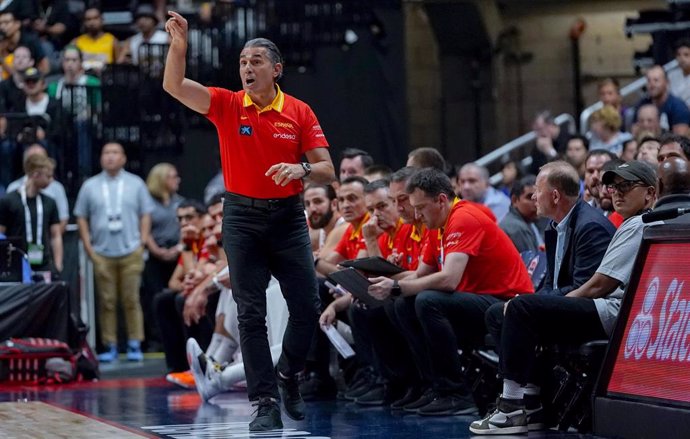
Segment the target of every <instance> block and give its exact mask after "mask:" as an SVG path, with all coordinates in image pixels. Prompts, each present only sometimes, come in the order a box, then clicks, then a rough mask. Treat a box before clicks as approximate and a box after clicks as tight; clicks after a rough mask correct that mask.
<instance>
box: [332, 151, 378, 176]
mask: <svg viewBox="0 0 690 439" xmlns="http://www.w3.org/2000/svg"><path fill="white" fill-rule="evenodd" d="M373 164H374V159H373V158H372V157H371V156H370V155H369V153H368V152H366V151H362V150H361V149H357V148H347V149H346V150H345V151H343V153H342V154H341V159H340V168H339V169H340V174H339V175H340V181H343V180H345V179H346V178H348V177H353V176H357V175H359V176H361V177H363V176H364V170H365V169H367V168H368V167H369V166H371V165H373Z"/></svg>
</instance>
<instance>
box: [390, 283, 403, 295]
mask: <svg viewBox="0 0 690 439" xmlns="http://www.w3.org/2000/svg"><path fill="white" fill-rule="evenodd" d="M401 294H402V288H400V284H398V281H397V280H394V281H393V287H392V288H391V296H393V297H399V296H400V295H401Z"/></svg>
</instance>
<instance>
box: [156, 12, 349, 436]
mask: <svg viewBox="0 0 690 439" xmlns="http://www.w3.org/2000/svg"><path fill="white" fill-rule="evenodd" d="M169 14H170V19H169V20H168V21H167V23H166V25H165V28H166V30H167V31H168V32H169V33H170V50H169V52H168V57H167V60H166V64H165V75H164V77H163V88H164V89H165V90H166V91H167V92H168V93H170V94H171V95H172V96H173V97H175V98H176V99H178V100H179V101H180V102H182V103H183V104H184V105H186V106H187V107H189V108H191V109H192V110H194V111H197V112H198V113H201V114H204V115H206V117H207V118H208V119H209V120H210V121H211V122H213V124H214V125H215V126H216V129H217V130H218V139H219V143H220V156H221V164H222V167H223V178H224V182H225V189H226V190H227V193H226V194H225V197H224V206H223V209H224V211H223V248H224V250H225V253H226V254H227V255H228V256H229V265H228V266H229V269H230V277H231V278H232V284H233V297H234V299H235V301H236V302H237V308H238V312H239V322H240V323H239V330H240V344H241V346H242V356H243V358H244V363H245V368H246V372H247V393H248V396H249V400H250V401H255V402H256V404H257V405H258V408H257V411H256V418H255V419H254V420H253V421H252V422H251V423H250V424H249V430H250V431H265V430H274V429H279V428H282V427H283V423H282V420H281V417H280V408H279V406H278V404H277V400H278V399H279V398H280V399H282V401H283V406H284V407H285V411H286V413H287V414H288V416H290V417H291V418H293V419H303V418H304V401H303V400H302V397H301V396H300V394H299V385H298V382H297V378H296V374H297V373H298V372H300V371H301V370H302V369H303V368H304V361H305V358H306V355H307V351H308V350H309V341H310V340H311V337H312V334H313V333H314V330H315V329H316V322H317V316H318V315H317V313H318V296H317V290H316V288H317V287H316V276H315V273H314V268H313V257H312V253H311V249H310V242H309V234H308V231H307V224H306V220H305V217H304V210H303V208H302V205H301V202H300V199H299V193H300V192H302V178H304V177H307V176H309V177H310V178H311V180H313V181H315V182H317V183H330V182H331V181H333V180H334V179H335V172H334V168H333V163H332V162H331V158H330V155H329V153H328V148H327V147H328V142H327V141H326V138H325V136H324V134H323V131H322V130H321V126H320V124H319V121H318V120H317V119H316V116H315V115H314V112H313V111H312V110H311V108H309V106H308V105H307V104H305V103H304V102H302V101H299V100H297V99H295V98H293V97H292V96H289V95H287V94H285V93H283V92H282V91H281V89H280V87H278V85H277V83H276V81H278V79H280V77H281V76H282V74H283V64H282V57H281V55H280V51H279V50H278V48H277V47H276V45H275V44H274V43H273V42H271V41H269V40H266V39H263V38H257V39H254V40H251V41H248V42H247V43H246V44H245V46H244V49H243V50H242V52H241V53H240V62H239V73H240V78H241V80H242V88H243V90H241V91H239V92H232V91H230V90H225V89H221V88H213V87H211V88H207V87H205V86H203V85H201V84H199V83H197V82H194V81H192V80H190V79H187V78H185V67H186V60H185V57H186V52H187V21H186V20H185V19H184V18H183V17H182V16H181V15H179V14H177V13H176V12H170V13H169ZM302 155H304V156H306V159H307V161H304V162H303V161H302ZM271 274H272V275H273V276H275V277H276V279H278V281H279V282H280V286H281V289H282V292H283V295H284V296H285V299H286V301H287V303H288V308H289V309H290V318H289V321H288V325H287V329H286V331H285V336H284V338H283V351H282V354H281V356H280V359H279V361H278V364H277V366H276V368H275V371H274V368H273V361H272V359H271V352H270V349H269V346H268V339H267V336H266V321H265V318H266V287H267V286H268V281H269V279H270V276H271ZM192 360H193V362H192V370H193V371H195V378H196V380H197V382H198V383H199V382H201V383H200V384H198V385H200V386H205V385H211V384H210V383H215V382H216V381H219V376H220V373H218V370H217V369H218V367H217V366H216V365H212V364H211V363H209V362H207V358H206V357H205V356H204V355H203V353H200V354H199V355H198V356H196V357H194V356H192ZM206 366H209V367H206ZM197 375H199V376H197ZM201 390H202V389H200V393H202V395H203V394H206V393H205V392H202V391H201Z"/></svg>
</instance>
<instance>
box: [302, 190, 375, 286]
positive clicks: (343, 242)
mask: <svg viewBox="0 0 690 439" xmlns="http://www.w3.org/2000/svg"><path fill="white" fill-rule="evenodd" d="M368 184H369V182H368V181H367V180H366V179H365V178H364V177H360V176H353V177H347V178H346V179H345V180H343V181H342V182H341V183H340V187H339V188H338V209H339V210H340V214H341V215H342V217H343V218H345V221H347V222H348V223H349V225H348V226H347V229H345V233H343V236H342V237H341V238H340V241H339V242H338V244H337V245H336V246H335V248H334V249H333V251H331V252H330V253H328V254H327V255H324V256H323V257H318V258H316V260H315V261H314V268H316V271H318V272H319V273H321V274H323V275H324V276H326V275H328V274H330V273H332V272H334V271H336V270H337V269H338V267H337V265H338V264H339V263H340V262H342V261H345V260H348V259H356V258H362V257H366V256H367V255H368V253H367V246H366V243H365V242H364V235H363V234H362V227H363V226H364V224H365V223H366V222H367V221H368V220H369V212H367V206H366V204H364V187H365V186H366V185H368Z"/></svg>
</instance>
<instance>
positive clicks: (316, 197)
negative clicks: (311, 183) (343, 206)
mask: <svg viewBox="0 0 690 439" xmlns="http://www.w3.org/2000/svg"><path fill="white" fill-rule="evenodd" d="M335 203H336V201H335V200H333V201H331V200H329V199H328V196H327V195H326V191H325V189H323V188H320V187H313V188H309V189H307V190H306V191H305V192H304V209H305V210H306V211H307V217H308V218H309V226H310V227H311V228H312V229H323V228H324V227H326V226H327V225H328V223H330V222H331V219H332V218H333V210H334V209H335V206H334V204H335Z"/></svg>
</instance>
